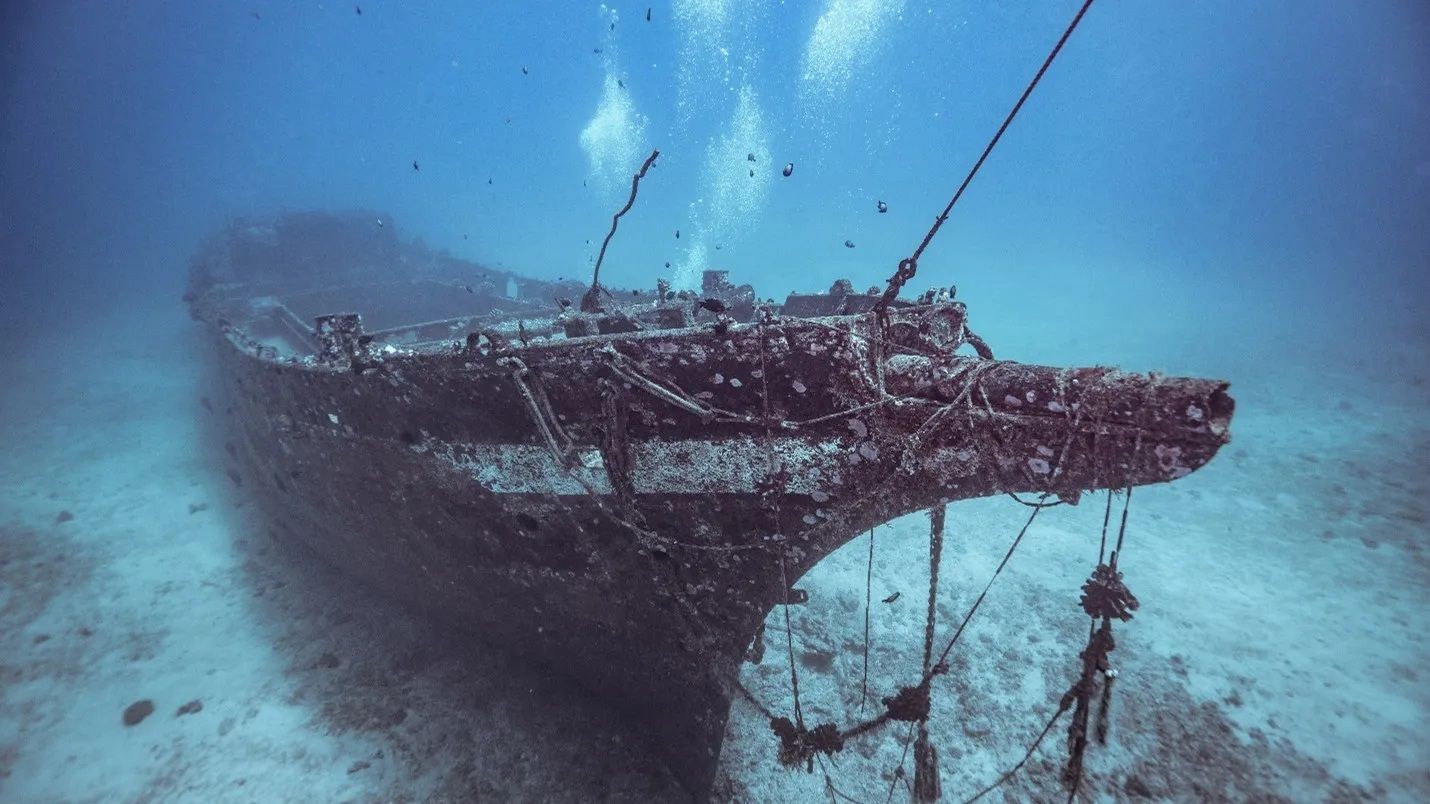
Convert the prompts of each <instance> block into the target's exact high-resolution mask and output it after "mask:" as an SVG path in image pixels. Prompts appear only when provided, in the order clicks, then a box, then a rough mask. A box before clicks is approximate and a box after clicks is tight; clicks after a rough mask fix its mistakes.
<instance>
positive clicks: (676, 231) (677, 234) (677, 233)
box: [675, 229, 680, 240]
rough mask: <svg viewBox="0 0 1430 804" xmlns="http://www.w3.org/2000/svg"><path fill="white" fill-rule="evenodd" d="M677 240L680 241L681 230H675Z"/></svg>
mask: <svg viewBox="0 0 1430 804" xmlns="http://www.w3.org/2000/svg"><path fill="white" fill-rule="evenodd" d="M675 239H676V240H679V239H680V230H679V229H676V230H675Z"/></svg>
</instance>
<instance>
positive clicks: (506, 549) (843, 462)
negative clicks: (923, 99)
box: [186, 213, 1233, 796]
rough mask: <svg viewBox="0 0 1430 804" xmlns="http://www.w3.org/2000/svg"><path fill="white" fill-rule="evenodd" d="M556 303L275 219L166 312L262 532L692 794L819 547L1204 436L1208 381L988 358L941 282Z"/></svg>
mask: <svg viewBox="0 0 1430 804" xmlns="http://www.w3.org/2000/svg"><path fill="white" fill-rule="evenodd" d="M584 291H585V288H584V287H583V286H582V285H581V284H580V283H576V282H542V281H537V280H532V279H528V278H523V277H520V276H518V275H516V274H514V273H511V272H509V271H504V270H498V269H492V268H488V267H483V266H479V265H476V264H474V263H470V262H466V261H462V260H457V259H455V258H451V257H448V256H444V255H440V254H435V253H433V252H430V251H428V250H427V249H425V248H422V247H421V246H418V245H413V244H405V243H402V242H401V241H399V239H398V238H397V234H396V229H395V227H394V226H393V224H392V222H391V221H390V220H388V219H387V218H385V217H384V216H380V215H376V214H370V213H353V214H343V215H334V214H326V213H302V214H292V215H285V216H278V217H273V218H254V219H244V220H240V221H235V222H234V223H233V224H231V225H230V226H229V227H227V228H226V229H225V230H223V231H222V232H220V233H219V234H218V235H217V236H215V237H214V238H213V239H212V240H211V241H210V242H209V243H208V244H206V246H205V247H204V248H203V250H201V252H200V253H199V254H198V255H197V256H196V257H195V259H194V262H193V266H192V274H191V284H190V289H189V293H188V295H187V297H186V298H187V300H188V301H189V303H190V305H191V310H192V312H193V314H194V316H195V317H196V318H198V319H200V320H201V321H203V322H204V323H205V324H207V325H208V330H209V332H210V333H211V334H212V337H213V339H214V341H215V342H216V345H217V350H218V355H219V361H220V364H221V367H222V376H223V382H224V384H225V385H226V390H227V393H228V396H229V400H228V411H229V413H230V414H231V417H232V421H231V426H232V429H233V431H234V432H235V433H236V434H237V438H236V440H237V442H238V448H237V449H236V450H235V452H236V453H237V455H238V456H239V458H240V459H241V461H242V467H241V469H240V471H241V473H242V476H243V477H244V478H245V480H247V481H249V482H248V486H247V487H250V488H253V489H254V490H255V491H256V493H257V494H258V495H259V497H260V498H261V499H262V501H263V503H264V504H265V506H267V508H268V510H269V511H270V513H271V516H272V519H273V521H274V525H275V527H276V528H277V530H279V531H280V532H281V533H282V534H283V535H284V536H285V537H288V538H292V539H296V540H299V541H301V542H304V543H306V544H308V545H309V546H310V547H312V548H313V549H314V550H316V551H317V552H318V553H319V554H320V555H322V556H324V557H325V558H326V559H327V560H329V561H331V562H332V563H334V564H335V565H337V566H339V567H340V568H341V569H343V570H345V571H347V572H349V573H351V574H352V575H354V576H356V577H357V578H359V579H361V580H362V581H364V582H365V583H367V584H369V585H370V586H372V587H374V588H375V589H377V590H379V591H381V592H382V593H384V594H386V595H389V596H391V597H392V598H395V599H398V600H401V601H404V602H405V603H408V604H410V605H412V606H415V607H417V608H419V609H422V610H425V611H428V612H431V613H432V614H434V615H436V616H438V617H441V618H443V619H446V620H449V621H451V622H453V623H456V624H458V625H460V626H462V627H464V628H468V629H471V630H473V631H475V632H478V633H480V634H483V635H485V636H486V637H488V638H491V639H494V640H498V641H500V642H502V643H504V644H506V645H509V646H512V647H514V648H515V649H517V650H520V651H522V652H524V653H526V654H528V655H530V656H532V657H533V658H535V659H537V660H539V661H541V662H543V663H545V664H547V665H549V666H551V667H553V668H556V669H558V670H561V671H563V672H565V673H567V674H569V675H570V676H572V677H573V678H575V679H577V680H578V681H580V682H581V683H582V684H584V685H585V686H587V687H589V688H590V689H592V690H594V691H596V692H598V693H599V694H601V695H603V696H605V697H606V698H608V699H609V700H611V701H612V702H613V703H614V704H615V705H616V706H617V707H618V708H619V709H621V710H622V711H624V712H627V713H629V714H630V716H631V718H632V720H633V721H634V723H635V724H636V725H637V726H638V727H639V728H640V729H642V730H643V731H645V732H647V733H648V734H649V735H650V736H651V737H652V741H651V742H652V745H653V746H654V747H656V748H657V749H658V750H661V751H663V752H664V753H665V757H666V759H667V761H668V762H669V764H670V766H671V768H672V770H673V771H674V772H675V774H676V775H677V777H678V778H679V779H680V780H681V781H682V782H683V783H684V784H685V785H686V787H687V788H688V789H690V790H691V791H692V793H694V794H695V795H697V796H703V795H705V794H706V792H707V791H708V789H709V786H710V783H711V780H712V778H713V774H714V771H715V768H716V764H717V760H718V758H719V750H720V744H721V741H722V739H723V735H724V730H725V724H726V719H727V716H728V710H729V705H730V698H731V686H730V681H731V680H732V679H733V678H734V677H735V676H736V675H737V672H738V667H739V664H740V662H741V661H742V658H743V657H744V655H745V653H746V649H747V647H748V646H749V645H750V642H751V639H752V638H753V637H754V635H755V634H756V632H757V630H758V629H759V628H760V626H761V624H762V623H763V622H764V620H765V617H766V615H767V614H768V612H769V611H770V610H771V609H772V608H773V607H774V606H776V605H777V604H779V603H781V602H784V601H786V600H787V597H788V595H789V593H790V587H791V585H792V584H793V583H794V582H795V581H796V580H797V579H798V578H799V577H800V576H801V575H803V574H804V573H805V572H806V571H808V570H809V569H810V568H811V567H813V566H814V565H815V564H816V563H817V562H818V561H819V560H820V559H821V558H822V557H824V556H826V555H828V554H830V553H831V552H833V551H834V550H836V549H837V548H838V547H839V546H841V545H842V544H844V543H845V542H847V541H848V540H850V539H851V538H853V537H855V536H856V535H858V534H860V533H862V532H864V531H866V530H868V529H869V528H870V527H872V526H874V525H877V524H880V523H883V522H887V521H889V520H891V519H894V518H896V517H898V516H902V515H904V514H907V513H911V512H914V511H919V510H923V509H927V508H930V507H933V506H937V505H940V504H942V503H945V502H948V501H952V500H959V499H966V498H971V497H980V496H988V495H994V494H1002V493H1005V492H1014V493H1017V492H1032V493H1049V494H1055V495H1059V496H1061V497H1063V498H1067V499H1076V497H1077V495H1078V494H1080V493H1081V492H1083V491H1087V490H1091V489H1109V488H1123V487H1130V486H1134V485H1142V484H1149V483H1159V482H1165V481H1169V480H1174V479H1176V478H1178V477H1181V476H1183V475H1185V474H1187V473H1189V472H1191V471H1194V470H1195V469H1197V468H1198V467H1200V466H1202V465H1203V464H1205V463H1206V462H1207V461H1208V460H1210V459H1211V458H1212V456H1213V455H1215V453H1216V451H1217V450H1218V448H1219V447H1221V446H1222V445H1223V444H1225V443H1226V442H1227V440H1228V438H1229V436H1228V425H1229V421H1230V418H1231V416H1232V411H1233V403H1232V400H1231V398H1230V397H1229V396H1228V395H1227V393H1226V388H1227V385H1226V383H1224V382H1221V381H1216V380H1203V379H1187V378H1165V377H1159V376H1150V377H1149V376H1143V375H1138V374H1130V373H1124V372H1120V371H1116V370H1112V369H1107V368H1101V367H1089V368H1075V369H1061V368H1052V367H1042V366H1031V365H1025V364H1020V363H1014V362H1008V361H1004V360H997V359H994V358H993V355H992V354H991V353H990V352H989V351H988V349H987V347H986V346H984V345H983V344H982V342H981V341H979V340H978V339H977V338H976V336H973V335H972V333H971V331H970V330H969V329H968V326H967V316H966V309H965V307H964V305H963V304H962V303H960V302H958V301H956V300H953V299H952V298H951V295H950V294H948V293H947V292H938V291H935V292H931V293H929V294H925V296H924V297H923V298H922V299H920V300H918V301H907V300H900V301H897V302H895V303H894V304H893V305H891V308H890V309H889V311H888V326H887V327H885V326H883V325H882V323H881V322H879V321H878V320H876V316H875V315H874V313H873V310H874V307H875V304H876V303H877V301H878V295H877V293H858V292H855V291H854V290H853V289H852V288H851V287H849V285H848V283H843V282H841V283H837V284H836V285H835V286H834V287H832V288H831V290H830V292H828V293H823V294H807V295H801V294H793V295H791V296H789V297H787V298H786V299H785V300H784V301H783V302H780V303H775V302H773V301H768V302H761V301H760V300H759V299H758V298H757V297H756V295H755V293H754V290H753V289H752V288H750V287H749V286H740V287H735V286H732V285H730V284H729V283H728V282H727V281H726V280H725V276H724V274H723V273H719V272H708V273H707V274H706V278H705V284H704V286H703V287H702V289H701V291H700V292H699V293H689V292H687V293H671V292H669V291H668V290H667V289H666V288H664V287H663V286H662V287H660V288H657V289H656V290H654V291H640V292H634V291H629V290H627V291H611V292H610V293H608V294H606V296H605V297H604V300H603V302H602V304H601V305H600V307H601V309H599V310H598V311H596V312H581V311H580V307H579V306H576V305H573V304H572V303H571V301H570V300H571V299H575V298H579V297H580V295H581V294H582V293H583V292H584ZM970 352H971V354H970Z"/></svg>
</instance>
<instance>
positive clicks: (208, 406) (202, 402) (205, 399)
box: [199, 265, 669, 413]
mask: <svg viewBox="0 0 1430 804" xmlns="http://www.w3.org/2000/svg"><path fill="white" fill-rule="evenodd" d="M667 267H669V266H668V265H667ZM199 404H200V405H203V406H204V410H206V411H208V412H209V413H213V412H214V403H212V402H210V401H209V398H208V397H206V396H201V397H199Z"/></svg>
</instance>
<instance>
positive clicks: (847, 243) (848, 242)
mask: <svg viewBox="0 0 1430 804" xmlns="http://www.w3.org/2000/svg"><path fill="white" fill-rule="evenodd" d="M844 247H845V248H854V241H853V240H845V241H844Z"/></svg>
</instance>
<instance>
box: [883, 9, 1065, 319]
mask: <svg viewBox="0 0 1430 804" xmlns="http://www.w3.org/2000/svg"><path fill="white" fill-rule="evenodd" d="M1091 6H1092V0H1085V2H1084V3H1083V4H1082V8H1080V9H1078V12H1077V15H1076V16H1074V17H1073V20H1072V22H1071V23H1069V24H1068V27H1067V30H1065V31H1063V35H1062V37H1061V38H1060V39H1058V43H1057V44H1056V45H1054V46H1053V49H1052V52H1050V53H1048V57H1047V58H1046V59H1044V60H1043V66H1041V67H1039V68H1038V73H1037V75H1034V76H1033V80H1032V81H1030V82H1028V86H1027V88H1026V89H1024V90H1023V94H1022V96H1021V97H1019V98H1018V102H1017V103H1015V104H1013V110H1012V111H1010V112H1008V116H1007V117H1006V118H1004V119H1003V125H1001V126H999V127H998V133H996V134H994V135H993V139H991V140H989V141H988V145H987V147H985V148H984V149H983V153H982V154H981V155H980V156H979V157H978V161H977V162H975V163H974V164H973V169H972V170H970V171H968V175H967V176H965V177H964V179H963V183H962V184H960V185H959V186H958V190H956V191H955V192H954V194H953V198H951V199H949V201H948V206H946V207H944V208H943V212H942V213H940V214H939V216H938V217H937V218H935V219H934V222H933V226H932V227H930V228H929V230H928V234H926V235H924V239H923V241H922V242H920V243H919V246H918V248H916V249H914V253H913V254H911V255H909V256H908V257H906V258H904V259H903V260H902V261H900V262H899V267H898V269H897V270H896V271H895V272H894V275H893V276H891V277H889V287H888V288H886V289H885V290H884V295H883V297H882V298H880V299H879V301H878V302H877V303H876V304H875V305H874V312H875V314H876V315H877V316H878V318H879V320H880V321H881V322H882V323H883V324H884V326H885V328H886V329H887V328H888V309H889V304H890V303H891V302H893V300H894V299H895V298H897V297H898V295H899V291H900V290H901V289H902V288H903V287H904V284H905V283H906V282H908V281H909V280H910V279H913V278H914V274H915V273H917V272H918V269H919V258H920V257H922V256H923V253H924V249H926V248H928V245H929V243H930V242H932V241H933V238H934V235H936V234H938V230H939V229H941V228H943V224H944V222H945V221H947V220H948V215H949V213H950V212H952V211H953V206H954V204H957V203H958V199H960V198H962V197H963V191H964V190H967V189H968V185H969V184H970V183H971V182H972V181H973V177H974V176H976V175H978V170H979V168H981V167H983V163H984V162H985V161H987V159H988V155H989V154H991V153H993V148H994V146H996V145H997V144H998V141H999V140H1000V139H1002V138H1003V132H1005V131H1007V130H1008V126H1009V125H1010V124H1011V123H1012V122H1013V118H1015V117H1017V116H1018V112H1019V110H1021V109H1022V108H1023V104H1024V103H1026V102H1027V100H1028V96H1029V95H1032V94H1033V89H1034V88H1035V87H1037V86H1038V82H1039V81H1042V80H1043V74H1044V73H1046V72H1047V71H1048V67H1050V66H1051V65H1052V63H1053V59H1055V58H1057V56H1058V52H1059V51H1061V50H1062V49H1063V45H1064V44H1066V43H1067V41H1068V37H1070V36H1072V32H1073V31H1074V30H1076V29H1077V26H1078V23H1079V22H1082V17H1083V15H1084V14H1086V13H1087V10H1088V8H1089V7H1091Z"/></svg>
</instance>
